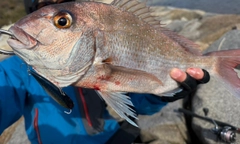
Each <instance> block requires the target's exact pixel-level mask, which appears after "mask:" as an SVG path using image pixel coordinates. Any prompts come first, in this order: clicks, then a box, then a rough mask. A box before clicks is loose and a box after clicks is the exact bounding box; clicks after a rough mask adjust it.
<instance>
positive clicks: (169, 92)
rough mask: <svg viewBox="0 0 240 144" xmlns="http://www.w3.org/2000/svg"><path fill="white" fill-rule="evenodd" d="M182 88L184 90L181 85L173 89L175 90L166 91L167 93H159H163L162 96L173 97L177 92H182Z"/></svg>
mask: <svg viewBox="0 0 240 144" xmlns="http://www.w3.org/2000/svg"><path fill="white" fill-rule="evenodd" d="M182 90H183V89H182V88H180V87H179V88H176V89H173V90H171V91H167V92H165V93H161V94H159V95H161V96H167V97H172V96H174V95H175V94H177V93H179V92H181V91H182Z"/></svg>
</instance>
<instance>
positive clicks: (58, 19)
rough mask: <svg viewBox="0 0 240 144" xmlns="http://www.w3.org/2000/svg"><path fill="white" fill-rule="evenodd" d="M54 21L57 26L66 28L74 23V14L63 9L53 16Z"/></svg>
mask: <svg viewBox="0 0 240 144" xmlns="http://www.w3.org/2000/svg"><path fill="white" fill-rule="evenodd" d="M53 21H54V25H55V26H56V27H57V28H60V29H66V28H69V27H70V26H71V25H72V16H71V14H69V13H68V12H66V11H62V12H59V13H57V14H56V15H55V16H54V17H53Z"/></svg>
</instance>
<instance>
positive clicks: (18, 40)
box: [7, 26, 38, 53]
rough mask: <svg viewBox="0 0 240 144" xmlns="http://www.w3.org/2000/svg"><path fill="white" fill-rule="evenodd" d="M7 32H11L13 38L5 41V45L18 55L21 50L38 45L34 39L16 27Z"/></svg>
mask: <svg viewBox="0 0 240 144" xmlns="http://www.w3.org/2000/svg"><path fill="white" fill-rule="evenodd" d="M9 32H11V33H12V34H13V36H11V37H10V38H9V39H8V40H7V43H8V44H9V46H10V47H12V49H13V50H14V51H17V52H18V53H19V52H20V51H21V49H32V48H34V47H36V45H37V44H38V41H37V40H36V39H35V38H34V37H32V36H31V35H29V34H28V33H27V32H25V31H24V30H23V29H21V28H19V27H17V26H12V27H11V28H10V29H9Z"/></svg>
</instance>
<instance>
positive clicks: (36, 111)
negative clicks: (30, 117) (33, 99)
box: [33, 108, 42, 144]
mask: <svg viewBox="0 0 240 144" xmlns="http://www.w3.org/2000/svg"><path fill="white" fill-rule="evenodd" d="M33 126H34V129H35V131H36V133H37V138H38V143H39V144H42V141H41V137H40V132H39V129H38V109H37V108H35V115H34V121H33Z"/></svg>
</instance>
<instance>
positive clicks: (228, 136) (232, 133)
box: [178, 108, 240, 144]
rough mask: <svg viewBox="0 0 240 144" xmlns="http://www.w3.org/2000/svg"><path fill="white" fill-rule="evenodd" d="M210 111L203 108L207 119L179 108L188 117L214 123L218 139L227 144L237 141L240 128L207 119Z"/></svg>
mask: <svg viewBox="0 0 240 144" xmlns="http://www.w3.org/2000/svg"><path fill="white" fill-rule="evenodd" d="M208 111H209V110H208V109H207V108H203V112H204V114H205V117H203V116H200V115H197V114H195V113H193V112H191V111H189V110H186V109H182V108H179V109H178V112H182V113H184V114H186V115H190V116H192V117H196V118H199V119H202V120H205V121H208V122H210V123H213V124H214V125H215V127H214V128H213V129H212V132H213V133H214V134H215V135H217V138H218V139H219V140H221V141H223V142H225V143H228V144H231V143H234V142H235V141H236V134H237V133H240V128H238V127H235V126H232V125H230V124H228V123H224V122H221V121H218V120H214V119H212V118H209V117H207V114H208Z"/></svg>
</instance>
